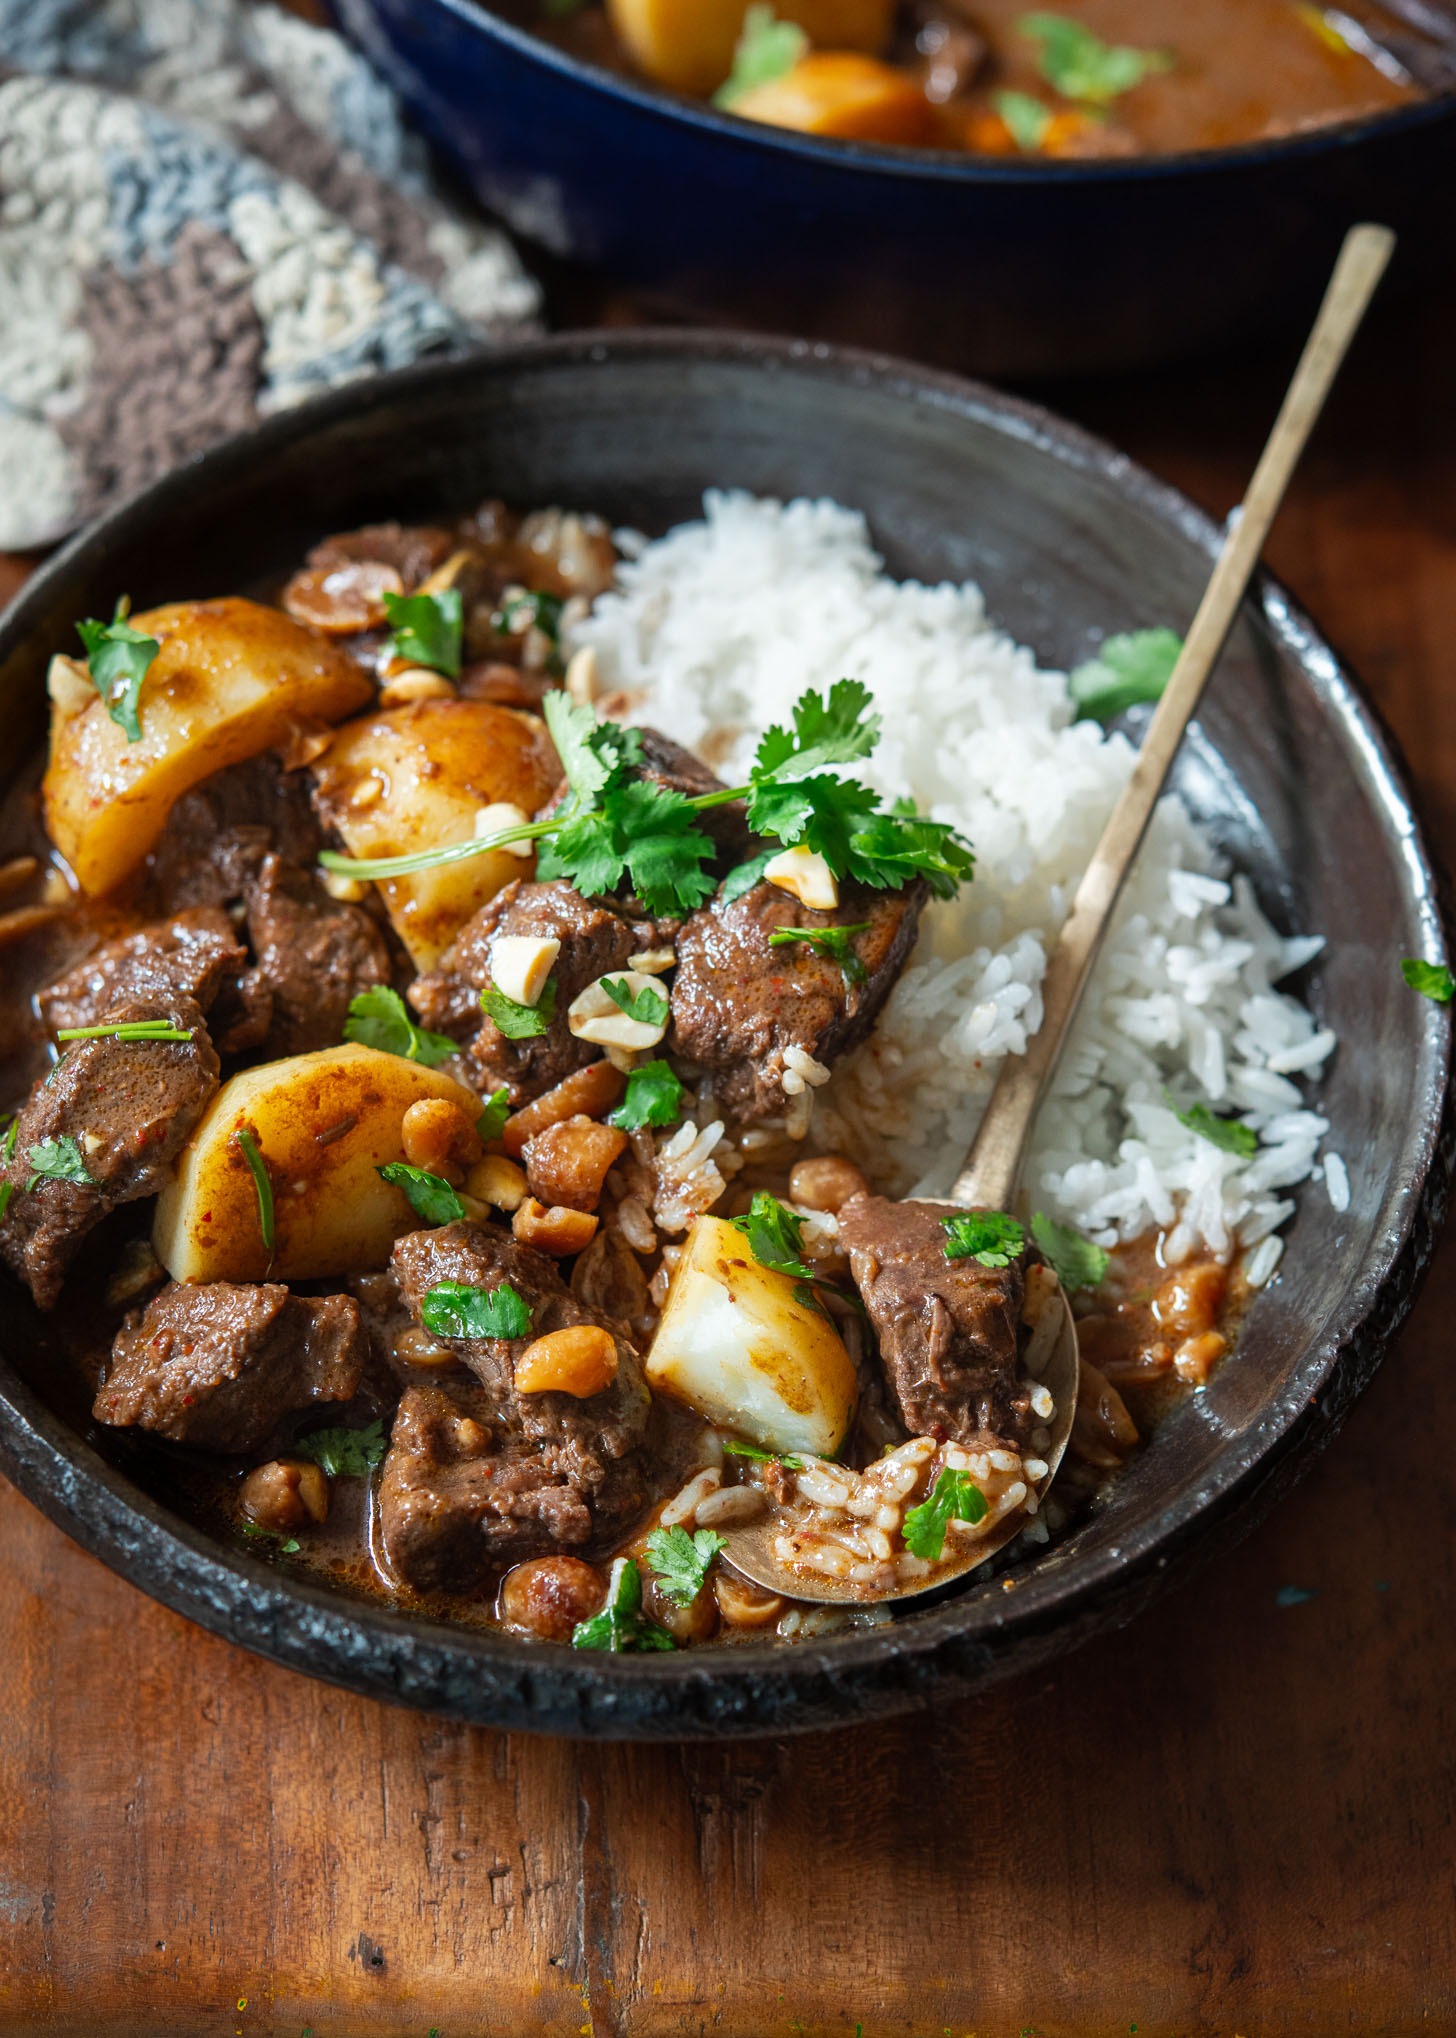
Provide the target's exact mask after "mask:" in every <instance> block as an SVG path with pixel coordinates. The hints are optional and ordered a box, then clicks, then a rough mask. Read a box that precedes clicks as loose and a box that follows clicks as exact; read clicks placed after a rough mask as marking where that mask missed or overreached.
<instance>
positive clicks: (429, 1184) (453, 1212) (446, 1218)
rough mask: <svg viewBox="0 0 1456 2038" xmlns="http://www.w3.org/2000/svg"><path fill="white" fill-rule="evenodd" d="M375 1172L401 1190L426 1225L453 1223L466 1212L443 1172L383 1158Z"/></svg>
mask: <svg viewBox="0 0 1456 2038" xmlns="http://www.w3.org/2000/svg"><path fill="white" fill-rule="evenodd" d="M378 1172H379V1173H380V1174H381V1175H382V1176H383V1177H384V1179H385V1181H386V1182H393V1184H394V1186H395V1187H396V1188H397V1189H403V1190H404V1193H405V1195H406V1196H407V1197H408V1198H409V1206H410V1208H411V1210H413V1211H414V1213H415V1215H416V1217H423V1218H424V1220H425V1222H426V1224H455V1223H458V1221H459V1220H460V1219H461V1218H462V1217H463V1216H464V1215H465V1205H464V1204H463V1203H462V1202H461V1201H460V1198H459V1197H458V1196H457V1195H456V1193H455V1191H454V1190H453V1189H452V1188H451V1186H450V1184H449V1183H448V1182H447V1181H446V1180H445V1178H444V1177H443V1175H432V1174H431V1173H430V1171H429V1169H428V1168H415V1167H411V1166H410V1164H409V1162H408V1161H385V1162H384V1164H383V1166H382V1167H380V1168H379V1170H378Z"/></svg>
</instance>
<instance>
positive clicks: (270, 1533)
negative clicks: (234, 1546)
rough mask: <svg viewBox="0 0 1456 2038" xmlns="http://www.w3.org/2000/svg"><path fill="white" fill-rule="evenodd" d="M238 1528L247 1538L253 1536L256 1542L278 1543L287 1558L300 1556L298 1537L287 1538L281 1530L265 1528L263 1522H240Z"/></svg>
mask: <svg viewBox="0 0 1456 2038" xmlns="http://www.w3.org/2000/svg"><path fill="white" fill-rule="evenodd" d="M238 1527H239V1528H240V1529H241V1530H242V1532H243V1534H244V1535H245V1536H251V1537H253V1538H254V1539H255V1540H256V1541H260V1542H265V1543H277V1545H278V1547H279V1549H280V1550H281V1551H282V1552H283V1554H284V1556H285V1557H296V1556H297V1555H298V1549H299V1542H298V1537H297V1536H285V1535H284V1533H283V1531H282V1530H281V1529H270V1528H264V1527H263V1525H262V1523H261V1522H256V1521H240V1522H239V1523H238Z"/></svg>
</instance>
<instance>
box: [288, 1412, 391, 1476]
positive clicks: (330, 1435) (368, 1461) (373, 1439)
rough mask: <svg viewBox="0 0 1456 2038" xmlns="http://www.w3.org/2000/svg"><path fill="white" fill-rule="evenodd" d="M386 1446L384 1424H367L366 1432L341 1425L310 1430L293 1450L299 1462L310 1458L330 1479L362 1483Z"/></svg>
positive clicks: (382, 1454) (381, 1455) (380, 1422)
mask: <svg viewBox="0 0 1456 2038" xmlns="http://www.w3.org/2000/svg"><path fill="white" fill-rule="evenodd" d="M386 1443H387V1439H386V1437H385V1434H384V1424H383V1422H382V1421H379V1422H371V1423H370V1425H369V1427H368V1428H367V1429H350V1428H349V1427H348V1425H347V1424H341V1425H340V1426H339V1427H338V1428H337V1429H316V1430H311V1431H310V1432H309V1434H308V1435H307V1436H306V1437H300V1438H299V1439H298V1442H297V1443H296V1444H295V1445H294V1447H293V1448H294V1449H295V1450H296V1451H297V1452H298V1454H299V1456H300V1457H301V1458H312V1459H313V1462H314V1463H315V1464H316V1465H317V1466H318V1467H319V1468H320V1470H321V1471H324V1472H327V1473H328V1475H329V1477H330V1478H331V1479H363V1478H365V1477H366V1476H367V1475H368V1474H369V1473H370V1472H372V1471H373V1470H374V1467H375V1466H376V1465H377V1464H378V1463H379V1461H380V1459H381V1458H382V1457H383V1456H384V1452H385V1447H386Z"/></svg>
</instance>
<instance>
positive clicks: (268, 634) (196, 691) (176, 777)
mask: <svg viewBox="0 0 1456 2038" xmlns="http://www.w3.org/2000/svg"><path fill="white" fill-rule="evenodd" d="M130 621H131V626H132V628H133V629H135V630H137V631H139V632H140V633H141V634H142V635H143V636H146V637H152V638H154V639H155V640H156V642H157V644H158V645H159V646H160V649H159V650H158V652H157V655H156V657H155V658H154V659H153V660H152V662H151V665H150V666H149V667H148V669H147V672H146V675H145V677H144V678H143V680H142V684H141V691H140V695H139V698H138V712H139V717H140V722H141V732H142V733H141V739H140V741H139V742H131V741H130V740H129V739H128V737H127V735H126V733H125V731H124V730H123V729H122V728H121V727H120V726H119V725H118V724H117V723H116V722H114V721H113V720H112V719H111V716H110V715H109V714H108V712H107V708H106V703H105V702H104V701H103V700H102V698H101V696H100V694H99V693H96V694H93V695H91V696H90V697H89V698H88V697H87V694H86V691H85V689H84V687H81V688H76V687H70V686H68V687H65V688H63V689H57V690H56V691H55V698H54V701H53V706H52V714H51V741H50V762H49V764H48V765H47V767H46V775H45V784H44V788H43V790H44V796H45V817H46V828H47V830H48V832H49V834H50V837H51V840H52V841H53V842H54V843H55V845H56V847H57V849H59V850H60V852H61V854H62V856H64V857H65V859H66V861H67V863H69V864H70V866H71V868H72V870H73V871H74V872H75V873H76V879H77V882H78V883H79V884H80V886H81V889H82V890H83V891H86V892H89V893H91V894H92V895H93V896H96V895H98V894H100V893H102V892H109V891H110V890H111V889H112V888H113V886H115V885H117V884H119V883H120V882H121V880H122V879H123V878H124V877H126V876H127V874H128V873H129V872H130V871H132V870H134V869H135V868H136V866H137V865H138V864H139V863H140V862H141V861H142V859H143V857H145V855H146V854H147V851H148V850H149V849H150V848H151V847H152V845H153V843H154V842H155V841H156V839H157V837H158V836H159V835H160V834H161V832H162V828H163V825H164V823H165V822H166V819H167V815H168V813H169V812H170V811H171V808H172V805H173V802H174V801H176V800H178V799H180V798H181V796H182V794H183V793H185V792H187V791H188V790H189V788H191V787H192V786H195V785H199V784H200V783H201V782H202V780H203V779H205V778H210V777H211V776H212V774H213V772H215V771H221V770H222V769H223V768H224V766H226V765H229V764H241V763H242V762H243V761H244V759H245V758H249V757H256V756H257V755H258V753H259V752H260V751H262V750H270V749H272V748H273V747H274V746H275V745H277V744H282V743H285V742H287V740H288V738H289V737H290V736H291V735H292V734H293V732H294V731H295V730H296V729H297V728H298V727H299V726H300V725H302V724H307V723H310V722H314V723H317V722H321V721H322V722H333V721H337V720H339V719H340V718H341V717H342V716H344V715H347V714H351V713H352V712H353V711H354V710H355V709H356V708H359V707H361V706H362V705H363V704H364V702H365V701H367V700H368V698H369V694H370V691H371V689H370V685H369V681H368V680H367V679H366V678H365V676H364V674H363V673H362V672H361V671H360V670H359V668H358V666H357V665H355V664H354V662H353V660H352V659H350V658H347V657H346V656H345V655H344V653H343V652H342V651H340V650H339V649H338V648H337V646H335V645H333V644H331V643H330V642H329V641H328V639H327V638H326V637H321V636H319V635H318V634H317V633H316V632H315V631H313V630H306V629H305V628H304V627H303V625H302V624H301V623H296V622H294V621H293V619H292V617H291V616H285V615H284V614H282V612H281V611H280V610H278V609H270V608H264V607H263V606H262V605H261V604H260V603H258V602H251V601H242V600H238V599H235V598H233V597H228V598H227V599H226V600H222V601H190V602H173V603H171V604H170V605H169V606H168V607H166V608H160V609H149V610H147V611H146V612H145V613H144V614H142V615H139V616H133V617H131V619H130Z"/></svg>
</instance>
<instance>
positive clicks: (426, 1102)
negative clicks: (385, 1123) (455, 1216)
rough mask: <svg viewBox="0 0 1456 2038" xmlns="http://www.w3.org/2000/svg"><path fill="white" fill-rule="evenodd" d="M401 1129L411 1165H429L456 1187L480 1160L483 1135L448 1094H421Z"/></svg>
mask: <svg viewBox="0 0 1456 2038" xmlns="http://www.w3.org/2000/svg"><path fill="white" fill-rule="evenodd" d="M399 1129H400V1138H401V1140H402V1141H403V1143H404V1157H405V1159H406V1160H407V1161H408V1162H409V1163H410V1165H411V1167H416V1168H428V1170H429V1172H430V1173H431V1174H432V1175H442V1176H443V1177H444V1179H445V1180H446V1181H447V1182H453V1183H454V1184H455V1186H456V1187H457V1188H458V1187H459V1186H460V1184H461V1183H462V1182H463V1181H464V1179H465V1170H466V1169H467V1168H468V1167H470V1166H471V1165H472V1164H473V1163H474V1162H476V1161H478V1160H479V1159H480V1156H481V1152H482V1148H481V1144H480V1134H479V1133H478V1132H477V1131H476V1129H475V1127H474V1126H473V1125H472V1124H471V1122H470V1120H469V1118H467V1116H466V1115H465V1113H464V1111H462V1110H461V1108H460V1106H459V1105H458V1104H452V1103H451V1102H450V1100H449V1098H448V1097H421V1098H420V1099H419V1100H418V1101H417V1102H416V1103H413V1104H411V1105H410V1107H409V1109H408V1111H406V1112H405V1114H404V1117H403V1119H402V1120H401V1122H400V1128H399Z"/></svg>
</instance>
